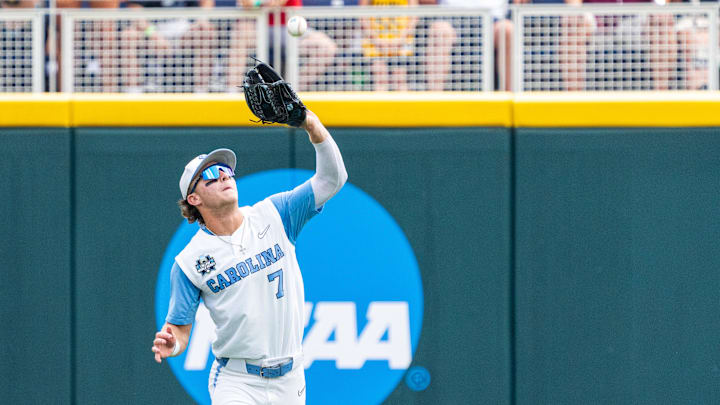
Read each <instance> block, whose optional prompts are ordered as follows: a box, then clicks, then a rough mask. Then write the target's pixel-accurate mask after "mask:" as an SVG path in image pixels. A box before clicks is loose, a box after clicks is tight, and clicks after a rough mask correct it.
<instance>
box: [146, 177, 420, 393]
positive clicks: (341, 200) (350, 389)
mask: <svg viewBox="0 0 720 405" xmlns="http://www.w3.org/2000/svg"><path fill="white" fill-rule="evenodd" d="M313 174H314V173H313V172H311V171H308V170H299V169H282V170H272V171H265V172H259V173H255V174H252V175H248V176H244V177H242V178H240V179H237V185H238V187H237V188H238V194H239V197H238V200H239V201H238V202H239V205H241V206H243V205H252V204H254V203H256V202H258V201H260V200H262V199H264V198H266V197H268V196H270V195H272V194H275V193H278V192H283V191H286V190H291V189H293V188H294V187H295V186H297V185H299V184H301V183H302V182H304V181H305V180H307V179H309V178H310V177H311V176H312V175H313ZM197 231H198V226H197V224H188V223H187V221H182V223H181V225H180V226H179V227H178V229H177V231H176V232H175V234H174V235H173V237H172V239H171V241H170V243H169V245H168V247H167V249H166V251H165V255H164V256H163V260H162V263H161V266H160V269H159V272H158V280H157V284H156V294H155V313H156V323H157V327H158V329H159V328H161V327H162V325H163V324H164V320H165V316H166V314H167V310H168V302H169V299H170V285H169V277H170V269H171V268H172V265H173V262H174V259H175V256H176V255H177V254H178V253H179V252H180V251H181V250H182V249H183V248H184V247H185V245H186V244H187V243H188V242H189V241H190V239H191V238H192V236H193V235H194V234H195V233H196V232H197ZM296 251H297V257H298V261H299V264H300V269H301V270H302V274H303V279H304V284H305V301H306V305H305V314H306V327H305V330H304V332H305V334H304V340H303V350H304V355H305V367H306V370H305V377H306V381H307V404H308V405H314V404H328V403H342V404H348V405H355V404H356V405H368V404H379V403H381V402H382V401H384V400H385V398H387V396H388V395H390V393H391V392H392V391H393V390H394V389H395V387H396V386H397V384H398V383H399V382H400V381H401V380H402V378H403V375H405V374H406V371H407V369H408V367H409V365H410V362H411V361H412V356H413V355H414V353H415V350H416V348H417V343H418V340H419V338H420V331H421V328H422V315H423V293H422V281H421V278H420V272H419V269H418V266H417V261H416V259H415V255H414V253H413V251H412V248H411V246H410V243H409V242H408V240H407V238H406V237H405V234H404V233H403V231H402V229H401V228H400V227H399V226H398V224H397V223H396V222H395V220H394V219H393V218H392V216H391V215H390V214H389V213H388V212H387V211H386V210H385V209H384V208H383V207H382V206H381V205H380V204H379V203H378V202H377V201H375V200H374V199H373V198H372V197H370V196H369V195H368V194H367V193H365V192H364V191H362V190H361V189H359V188H358V187H356V186H354V185H352V184H350V183H347V184H345V186H344V187H343V188H342V190H341V191H340V192H339V193H338V194H337V195H336V196H334V197H333V198H332V199H331V200H330V201H329V202H328V203H327V204H326V206H325V207H324V208H323V212H322V213H321V214H318V215H317V216H315V217H314V218H313V219H312V220H310V221H309V222H308V223H307V224H306V225H305V227H304V228H303V230H302V232H301V233H300V236H299V238H298V241H297V245H296ZM203 308H204V306H203V305H201V308H200V309H199V310H198V314H197V316H196V321H195V324H194V327H193V332H192V334H191V337H190V344H189V347H188V350H186V351H185V353H183V354H182V355H180V356H178V357H174V358H170V359H168V360H169V361H168V363H169V364H170V367H171V369H172V371H173V373H174V374H175V376H176V377H177V378H178V380H179V381H180V383H181V385H182V386H183V388H184V389H185V390H186V391H187V392H188V393H189V394H190V395H191V396H192V397H193V399H194V400H195V401H197V402H198V403H200V404H208V405H209V404H210V396H209V394H208V388H207V387H208V375H209V373H210V368H211V366H212V361H213V360H214V356H213V355H212V352H211V351H210V341H211V339H212V338H213V336H214V334H213V333H212V329H213V328H214V325H212V323H211V321H209V316H208V315H207V310H206V309H203ZM208 321H209V322H208Z"/></svg>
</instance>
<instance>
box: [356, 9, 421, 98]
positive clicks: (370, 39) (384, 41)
mask: <svg viewBox="0 0 720 405" xmlns="http://www.w3.org/2000/svg"><path fill="white" fill-rule="evenodd" d="M358 5H360V6H417V5H418V0H360V1H359V2H358ZM416 24H417V17H409V16H401V17H368V18H362V19H361V25H362V30H363V43H362V49H363V55H364V56H365V57H366V58H368V59H370V61H371V62H370V71H371V73H372V79H373V89H374V90H375V91H388V90H390V89H391V88H394V89H395V90H399V91H407V90H408V83H407V69H408V64H409V62H408V58H409V57H410V56H412V55H413V42H414V35H415V25H416Z"/></svg>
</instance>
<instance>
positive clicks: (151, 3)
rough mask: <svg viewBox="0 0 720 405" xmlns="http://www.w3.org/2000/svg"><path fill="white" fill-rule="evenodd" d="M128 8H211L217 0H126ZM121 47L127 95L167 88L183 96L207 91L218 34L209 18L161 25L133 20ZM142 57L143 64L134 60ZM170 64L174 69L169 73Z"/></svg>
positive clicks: (182, 19) (170, 20)
mask: <svg viewBox="0 0 720 405" xmlns="http://www.w3.org/2000/svg"><path fill="white" fill-rule="evenodd" d="M126 5H127V7H128V8H130V9H142V8H159V7H200V8H213V7H214V6H215V1H214V0H127V1H126ZM121 46H122V48H123V49H122V51H123V58H122V61H121V65H122V71H123V72H126V73H125V79H126V80H127V82H126V87H125V90H126V91H128V92H141V91H159V90H161V89H162V90H163V91H167V89H168V86H172V87H171V88H173V89H175V90H180V91H183V92H196V93H205V92H208V91H210V79H211V76H212V67H213V63H214V61H215V58H214V51H215V49H216V48H217V31H216V29H215V27H214V26H213V25H212V24H211V23H210V21H208V19H207V18H202V17H201V18H195V19H192V20H190V19H188V18H172V19H163V20H161V21H160V22H153V21H151V20H148V19H145V18H139V19H134V20H132V23H131V24H130V25H129V26H128V27H127V28H125V29H124V30H123V41H122V45H121ZM140 54H147V55H148V57H147V60H143V61H141V60H140V58H139V57H138V56H139V55H140ZM173 66H174V67H175V69H171V67H173ZM178 67H179V69H178ZM178 70H182V71H178ZM187 70H190V71H192V75H191V76H190V75H186V74H185V73H184V72H185V71H187ZM143 71H145V74H144V75H143V73H142V72H143Z"/></svg>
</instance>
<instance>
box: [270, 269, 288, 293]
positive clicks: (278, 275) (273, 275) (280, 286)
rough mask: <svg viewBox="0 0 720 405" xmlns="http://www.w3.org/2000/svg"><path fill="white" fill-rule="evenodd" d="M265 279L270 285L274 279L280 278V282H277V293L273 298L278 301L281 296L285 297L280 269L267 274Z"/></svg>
mask: <svg viewBox="0 0 720 405" xmlns="http://www.w3.org/2000/svg"><path fill="white" fill-rule="evenodd" d="M267 277H268V281H269V282H271V283H272V281H273V280H275V279H276V278H280V280H278V290H277V293H276V294H275V296H276V297H277V298H278V299H280V298H282V297H283V295H285V290H284V289H283V271H282V269H280V270H278V271H276V272H274V273H270V274H268V276H267Z"/></svg>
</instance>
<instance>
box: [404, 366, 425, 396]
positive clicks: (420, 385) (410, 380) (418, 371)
mask: <svg viewBox="0 0 720 405" xmlns="http://www.w3.org/2000/svg"><path fill="white" fill-rule="evenodd" d="M405 384H407V386H408V387H409V388H410V389H411V390H413V391H424V390H425V389H426V388H427V387H428V385H430V372H429V371H427V369H426V368H425V367H422V366H412V367H410V368H409V369H408V371H407V374H405Z"/></svg>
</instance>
